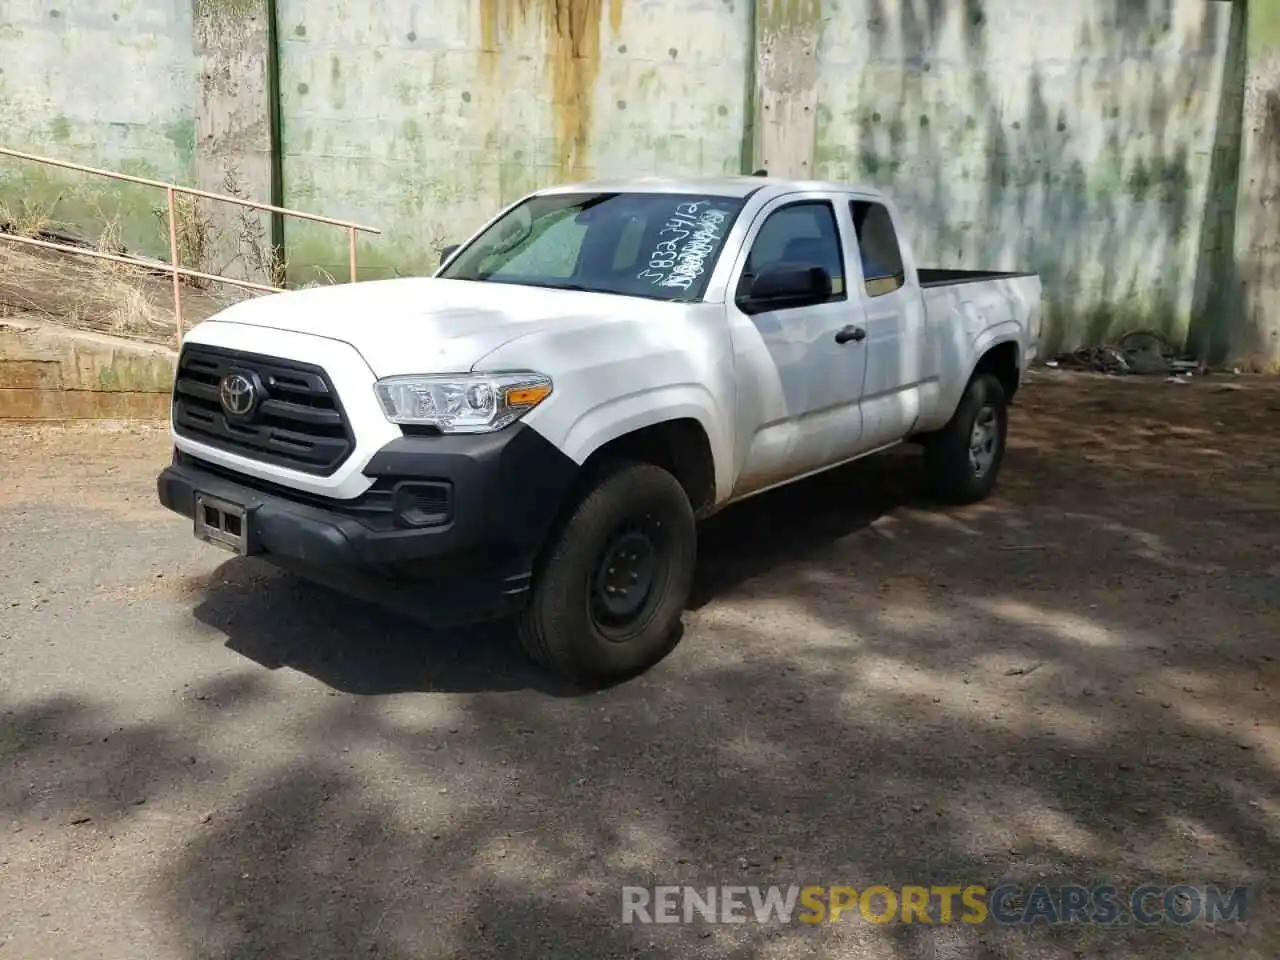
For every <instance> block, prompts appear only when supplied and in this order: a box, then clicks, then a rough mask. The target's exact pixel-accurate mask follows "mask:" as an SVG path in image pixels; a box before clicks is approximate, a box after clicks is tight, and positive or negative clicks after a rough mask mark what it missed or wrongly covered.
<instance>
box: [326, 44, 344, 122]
mask: <svg viewBox="0 0 1280 960" xmlns="http://www.w3.org/2000/svg"><path fill="white" fill-rule="evenodd" d="M329 96H330V97H331V98H332V100H333V108H334V109H335V110H341V109H343V108H344V107H345V106H346V105H347V86H346V84H345V83H344V82H343V79H342V61H340V60H339V59H338V57H337V54H334V55H333V56H332V57H330V58H329Z"/></svg>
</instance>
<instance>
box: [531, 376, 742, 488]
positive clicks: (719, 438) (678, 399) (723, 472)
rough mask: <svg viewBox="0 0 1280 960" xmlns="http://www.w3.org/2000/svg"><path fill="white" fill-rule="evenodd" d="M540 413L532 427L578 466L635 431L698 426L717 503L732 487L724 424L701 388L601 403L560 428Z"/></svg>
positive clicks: (680, 386) (683, 386)
mask: <svg viewBox="0 0 1280 960" xmlns="http://www.w3.org/2000/svg"><path fill="white" fill-rule="evenodd" d="M540 413H542V411H541V410H536V411H534V412H533V414H531V415H530V416H529V418H528V420H529V425H530V426H532V427H535V428H536V429H538V430H539V431H540V432H542V433H543V434H544V435H545V436H547V438H548V439H550V440H552V441H553V442H554V443H556V445H557V446H558V447H560V449H561V450H562V451H564V453H565V454H566V455H568V456H569V457H570V458H572V459H573V460H574V461H575V462H577V463H585V462H586V461H587V459H588V458H590V456H591V455H592V454H593V453H595V452H596V451H597V450H599V449H600V448H601V447H603V446H604V445H605V444H607V443H609V442H610V441H612V440H617V439H618V438H619V437H622V436H625V435H626V434H628V433H633V432H635V431H636V430H641V429H644V428H645V427H652V426H656V425H657V424H659V423H664V422H666V421H670V420H682V419H689V420H696V421H697V422H698V424H700V425H701V427H702V429H703V431H704V432H705V433H706V435H707V440H708V441H709V443H710V445H711V456H712V459H713V461H714V466H715V478H716V500H717V502H718V501H720V500H721V499H723V498H724V497H725V496H727V495H728V490H729V487H731V486H732V477H731V476H730V475H729V473H730V471H729V469H728V464H729V463H730V461H731V458H730V456H729V453H728V451H727V450H726V445H727V441H726V439H725V438H724V436H723V434H722V431H721V430H720V429H719V427H718V425H719V424H722V423H723V422H724V418H723V415H722V414H721V412H720V411H719V409H718V407H717V405H716V402H715V398H714V397H712V396H711V393H710V392H709V391H708V390H707V389H706V387H704V386H702V385H701V384H697V383H675V384H668V385H665V386H659V387H648V388H645V389H643V390H637V391H634V392H632V393H627V394H624V395H622V396H618V397H612V398H610V399H608V400H605V401H603V402H601V403H598V404H596V405H595V406H593V407H591V408H589V409H586V410H583V411H581V412H580V413H578V415H577V416H575V417H573V418H572V419H570V418H563V419H562V420H561V422H560V423H558V424H557V423H555V422H554V420H553V419H552V418H550V417H540V416H538V414H540Z"/></svg>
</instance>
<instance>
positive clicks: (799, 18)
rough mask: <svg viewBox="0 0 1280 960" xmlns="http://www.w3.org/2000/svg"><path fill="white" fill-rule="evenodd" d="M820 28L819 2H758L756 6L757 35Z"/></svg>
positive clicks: (820, 4) (808, 0) (769, 0)
mask: <svg viewBox="0 0 1280 960" xmlns="http://www.w3.org/2000/svg"><path fill="white" fill-rule="evenodd" d="M821 26H822V2H821V0H759V3H758V4H757V6H756V31H757V32H759V33H778V32H782V31H791V30H798V29H820V28H821Z"/></svg>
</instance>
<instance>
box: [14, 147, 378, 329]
mask: <svg viewBox="0 0 1280 960" xmlns="http://www.w3.org/2000/svg"><path fill="white" fill-rule="evenodd" d="M0 156H5V157H13V158H14V159H16V160H29V161H31V162H32V163H40V164H44V165H46V166H50V167H61V168H62V169H64V170H74V171H77V172H78V173H88V174H92V175H94V176H98V177H106V178H108V179H110V180H122V181H124V182H126V183H137V184H141V185H142V186H145V187H156V188H157V189H160V190H163V191H165V196H166V198H167V199H168V206H169V210H168V215H169V262H168V263H167V264H166V263H165V262H164V261H163V260H147V259H142V258H140V257H127V256H123V255H120V254H114V253H104V252H102V251H100V250H89V249H86V248H84V247H78V246H73V245H72V244H66V243H54V242H52V241H49V240H40V239H37V238H35V237H24V236H19V235H17V234H13V233H3V232H0V239H3V240H8V241H10V242H12V243H19V244H26V245H27V246H32V247H40V248H43V249H46V250H57V251H61V252H63V253H72V254H77V255H79V256H84V257H94V258H96V259H99V260H110V261H112V262H114V263H123V264H128V265H129V266H134V267H140V268H142V269H146V270H163V271H164V272H166V273H169V274H171V275H172V276H173V314H174V324H175V326H176V327H177V333H176V336H177V341H178V345H179V346H181V345H182V337H183V323H182V278H183V277H189V278H191V279H194V280H206V281H210V282H213V283H226V284H230V285H231V286H234V287H242V288H244V289H246V290H258V291H260V292H263V293H280V292H281V291H282V290H283V288H282V287H273V286H269V285H267V284H264V283H255V282H253V281H252V280H238V279H236V278H234V277H224V276H218V275H216V274H212V273H202V272H201V271H199V270H193V269H191V268H189V267H184V266H182V264H181V263H180V262H179V259H180V258H179V255H178V217H177V205H176V197H177V195H178V194H183V195H185V196H189V197H199V198H201V199H204V200H217V201H221V202H223V203H230V204H234V205H236V206H239V207H246V208H248V209H250V210H259V211H262V212H263V213H278V214H283V215H284V216H287V217H295V218H297V219H299V220H310V221H312V222H313V223H323V224H328V225H329V226H334V227H342V228H343V229H345V230H346V231H347V258H348V262H349V265H350V268H351V282H352V283H355V282H356V235H357V234H358V233H372V234H381V233H382V231H381V230H379V229H378V228H377V227H368V226H364V225H363V224H359V223H352V222H351V221H349V220H338V219H335V218H334V217H324V216H321V215H320V214H318V213H306V212H305V211H302V210H290V209H289V208H287V207H277V206H273V205H272V204H269V203H258V202H257V201H255V200H245V199H243V198H241V197H237V196H233V195H230V194H223V193H211V192H209V191H208V190H197V189H196V188H194V187H183V186H179V185H178V184H176V183H166V182H165V181H163V180H149V179H147V178H146V177H135V176H132V175H130V174H127V173H117V172H115V171H114V170H102V169H99V168H98V167H90V166H86V165H85V164H82V163H70V162H69V161H66V160H55V159H53V158H52V157H41V156H37V155H36V154H33V153H23V152H22V151H20V150H10V149H8V148H7V147H0Z"/></svg>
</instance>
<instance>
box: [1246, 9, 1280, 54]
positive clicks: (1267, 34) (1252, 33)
mask: <svg viewBox="0 0 1280 960" xmlns="http://www.w3.org/2000/svg"><path fill="white" fill-rule="evenodd" d="M1236 2H1241V0H1236ZM1245 10H1246V12H1247V14H1248V17H1249V19H1248V23H1247V26H1246V28H1245V29H1246V31H1247V35H1248V38H1249V44H1248V47H1249V55H1250V56H1252V55H1254V54H1259V53H1267V52H1280V0H1249V3H1248V4H1247V5H1246V7H1245Z"/></svg>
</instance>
